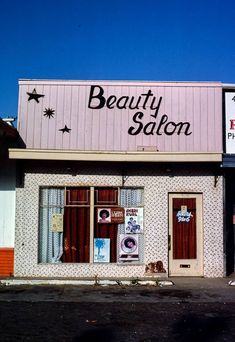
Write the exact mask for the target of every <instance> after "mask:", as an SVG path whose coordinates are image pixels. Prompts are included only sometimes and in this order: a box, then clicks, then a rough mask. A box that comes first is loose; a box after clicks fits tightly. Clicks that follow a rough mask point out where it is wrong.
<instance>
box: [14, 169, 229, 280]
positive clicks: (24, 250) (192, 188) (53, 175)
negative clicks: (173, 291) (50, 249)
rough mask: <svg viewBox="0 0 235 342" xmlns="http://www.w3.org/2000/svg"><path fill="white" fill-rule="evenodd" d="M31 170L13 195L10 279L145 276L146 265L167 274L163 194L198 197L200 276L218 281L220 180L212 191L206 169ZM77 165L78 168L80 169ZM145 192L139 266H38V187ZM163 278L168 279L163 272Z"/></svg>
mask: <svg viewBox="0 0 235 342" xmlns="http://www.w3.org/2000/svg"><path fill="white" fill-rule="evenodd" d="M76 165H77V166H76V167H75V166H72V167H69V168H67V167H62V166H61V165H58V166H57V167H55V166H52V165H51V166H50V165H49V164H48V165H46V164H45V166H43V164H41V166H40V167H39V166H37V165H34V166H33V165H31V166H27V165H26V167H25V178H24V186H23V187H18V188H17V192H16V200H17V209H16V234H15V239H16V240H15V276H20V277H76V278H90V277H95V276H96V275H97V276H98V277H114V278H118V277H120V278H121V277H144V276H145V266H146V264H148V263H150V262H156V261H158V260H160V261H162V262H163V266H164V268H165V269H166V271H167V272H168V193H172V192H199V193H202V194H203V220H204V222H203V224H204V227H203V228H204V246H203V247H204V276H205V277H222V276H223V275H224V260H223V178H222V176H220V177H219V178H218V182H217V184H216V186H215V183H214V176H213V172H212V171H211V170H210V169H209V168H205V167H203V169H202V167H199V166H195V165H194V166H193V167H192V166H189V167H186V166H185V165H184V168H182V167H181V166H174V167H173V171H171V172H170V173H169V170H168V172H167V171H166V167H164V165H160V164H159V165H158V164H145V165H144V166H142V167H141V166H139V165H137V166H135V165H129V166H128V167H126V168H125V169H124V170H125V171H124V173H125V174H124V176H122V175H123V169H121V167H118V166H116V165H110V166H99V165H94V164H93V165H92V164H81V165H80V164H76ZM79 165H80V166H79ZM123 183H124V184H125V186H136V187H144V201H145V206H144V241H145V251H144V263H143V264H140V265H127V264H124V265H123V264H38V217H39V207H38V201H39V187H40V186H64V185H78V186H79V185H89V186H101V185H105V186H122V184H123ZM167 272H166V273H165V274H162V275H163V276H164V275H165V276H167V274H168V273H167Z"/></svg>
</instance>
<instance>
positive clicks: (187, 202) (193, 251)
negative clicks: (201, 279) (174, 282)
mask: <svg viewBox="0 0 235 342" xmlns="http://www.w3.org/2000/svg"><path fill="white" fill-rule="evenodd" d="M169 242H170V243H169V275H170V276H202V275H203V215H202V194H190V193H177V194H170V195H169Z"/></svg>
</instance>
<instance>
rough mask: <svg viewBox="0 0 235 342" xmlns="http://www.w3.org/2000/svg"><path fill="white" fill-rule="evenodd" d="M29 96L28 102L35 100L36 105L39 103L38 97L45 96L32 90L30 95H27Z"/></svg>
mask: <svg viewBox="0 0 235 342" xmlns="http://www.w3.org/2000/svg"><path fill="white" fill-rule="evenodd" d="M27 94H28V95H29V98H28V101H30V100H35V101H36V102H37V103H39V101H38V99H39V98H40V97H44V96H45V95H42V94H37V92H36V89H35V88H34V90H33V91H32V93H27Z"/></svg>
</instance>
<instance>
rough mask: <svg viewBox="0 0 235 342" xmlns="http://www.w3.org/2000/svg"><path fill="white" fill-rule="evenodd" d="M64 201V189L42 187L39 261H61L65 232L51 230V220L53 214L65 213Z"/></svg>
mask: <svg viewBox="0 0 235 342" xmlns="http://www.w3.org/2000/svg"><path fill="white" fill-rule="evenodd" d="M63 202H64V190H63V189H59V188H57V189H53V188H49V189H40V203H41V206H40V209H39V248H38V257H39V262H46V263H51V262H61V256H62V254H63V233H57V232H53V231H52V230H51V226H52V224H51V221H52V214H55V213H63ZM42 205H43V206H42Z"/></svg>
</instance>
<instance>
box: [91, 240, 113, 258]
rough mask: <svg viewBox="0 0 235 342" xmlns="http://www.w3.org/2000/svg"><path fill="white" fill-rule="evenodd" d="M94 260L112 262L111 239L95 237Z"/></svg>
mask: <svg viewBox="0 0 235 342" xmlns="http://www.w3.org/2000/svg"><path fill="white" fill-rule="evenodd" d="M94 262H110V239H101V238H96V239H94Z"/></svg>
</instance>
